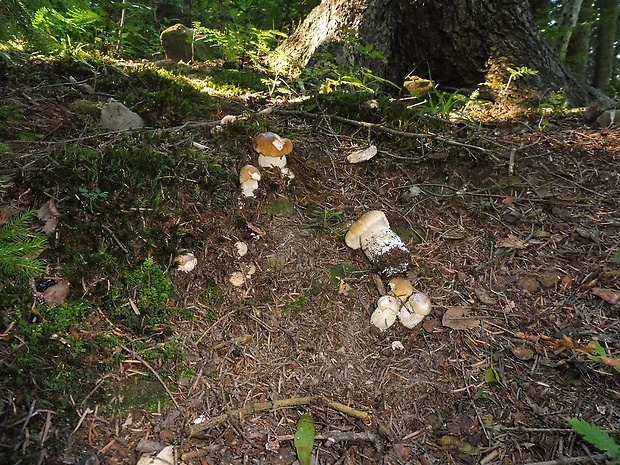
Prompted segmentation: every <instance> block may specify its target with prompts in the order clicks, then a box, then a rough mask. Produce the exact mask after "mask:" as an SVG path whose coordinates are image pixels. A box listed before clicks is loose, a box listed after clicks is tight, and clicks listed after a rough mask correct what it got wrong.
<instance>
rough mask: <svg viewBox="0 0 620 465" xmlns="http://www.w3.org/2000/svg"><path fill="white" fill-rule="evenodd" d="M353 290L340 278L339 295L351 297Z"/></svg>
mask: <svg viewBox="0 0 620 465" xmlns="http://www.w3.org/2000/svg"><path fill="white" fill-rule="evenodd" d="M352 290H353V288H352V287H351V286H349V285H348V284H347V283H346V282H345V280H344V279H342V278H340V286H338V294H342V295H349V292H351V291H352Z"/></svg>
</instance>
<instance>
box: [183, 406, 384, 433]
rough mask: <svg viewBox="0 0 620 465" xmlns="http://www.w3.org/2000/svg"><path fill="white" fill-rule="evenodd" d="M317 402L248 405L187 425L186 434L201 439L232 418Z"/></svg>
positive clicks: (359, 414) (366, 418) (358, 414)
mask: <svg viewBox="0 0 620 465" xmlns="http://www.w3.org/2000/svg"><path fill="white" fill-rule="evenodd" d="M317 400H319V397H318V396H306V397H293V398H290V399H282V400H276V401H275V402H256V403H254V404H249V405H246V406H245V407H241V408H239V409H235V410H229V411H228V412H226V413H223V414H222V415H218V416H217V417H213V418H210V419H209V420H207V421H204V422H202V423H198V424H192V425H189V426H188V427H187V434H188V436H189V437H201V436H202V434H203V433H204V432H205V431H207V430H209V429H211V428H215V427H216V426H219V425H221V424H223V423H225V422H226V421H227V420H229V419H232V418H236V419H239V418H241V417H243V416H244V415H252V414H254V413H258V412H265V411H268V410H277V409H281V408H288V407H298V406H300V405H308V404H311V403H313V402H316V401H317ZM327 406H328V407H330V408H333V409H334V410H338V411H339V412H341V413H344V414H346V415H351V416H352V417H355V418H359V419H360V420H362V421H363V422H364V423H365V424H366V425H368V426H370V425H371V424H372V418H371V416H370V414H369V413H367V412H363V411H361V410H356V409H354V408H352V407H349V406H347V405H344V404H341V403H339V402H334V401H327Z"/></svg>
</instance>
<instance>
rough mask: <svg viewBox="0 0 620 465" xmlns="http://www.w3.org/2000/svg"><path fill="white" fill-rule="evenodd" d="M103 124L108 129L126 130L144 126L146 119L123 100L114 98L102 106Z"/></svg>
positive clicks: (100, 120)
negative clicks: (128, 106)
mask: <svg viewBox="0 0 620 465" xmlns="http://www.w3.org/2000/svg"><path fill="white" fill-rule="evenodd" d="M99 123H100V124H101V126H102V127H103V128H104V129H106V130H108V131H124V130H127V129H139V128H143V127H144V120H143V119H142V118H141V117H140V115H138V114H137V113H135V112H133V111H131V110H130V109H129V108H127V107H126V106H125V105H123V104H122V103H121V102H117V101H116V100H114V99H110V101H109V102H108V103H106V104H104V105H103V107H101V117H100V119H99Z"/></svg>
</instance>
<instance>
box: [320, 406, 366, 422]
mask: <svg viewBox="0 0 620 465" xmlns="http://www.w3.org/2000/svg"><path fill="white" fill-rule="evenodd" d="M327 405H328V406H329V407H331V408H333V409H334V410H338V411H339V412H342V413H345V414H347V415H351V416H352V417H355V418H359V419H360V420H362V421H363V422H364V424H365V425H366V426H370V425H372V417H371V416H370V414H369V413H368V412H363V411H361V410H356V409H354V408H352V407H349V406H348V405H344V404H341V403H339V402H334V401H329V402H327Z"/></svg>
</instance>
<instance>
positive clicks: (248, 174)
mask: <svg viewBox="0 0 620 465" xmlns="http://www.w3.org/2000/svg"><path fill="white" fill-rule="evenodd" d="M250 179H254V180H256V181H260V171H258V168H256V167H255V166H252V165H245V166H244V167H243V168H241V171H239V182H246V181H249V180H250Z"/></svg>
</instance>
